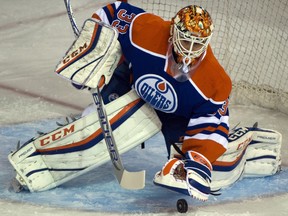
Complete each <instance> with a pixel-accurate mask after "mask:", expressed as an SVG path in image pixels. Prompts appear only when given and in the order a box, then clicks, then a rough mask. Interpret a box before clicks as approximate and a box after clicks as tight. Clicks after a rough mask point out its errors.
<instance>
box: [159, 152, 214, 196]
mask: <svg viewBox="0 0 288 216" xmlns="http://www.w3.org/2000/svg"><path fill="white" fill-rule="evenodd" d="M185 157H186V159H184V160H180V159H177V158H173V159H170V160H169V161H168V162H167V163H166V164H165V165H164V166H163V168H162V170H161V171H159V172H157V173H156V174H155V177H154V180H153V182H154V184H156V185H159V186H162V187H165V188H168V189H170V190H173V191H176V192H179V193H183V194H186V195H189V196H191V197H193V198H195V199H199V200H203V201H206V200H207V199H208V197H209V194H210V192H211V191H210V183H211V170H212V165H211V163H210V162H209V161H208V159H207V158H205V157H204V156H203V155H201V154H200V153H197V152H195V151H188V152H187V153H186V154H185Z"/></svg>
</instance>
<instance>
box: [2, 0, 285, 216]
mask: <svg viewBox="0 0 288 216" xmlns="http://www.w3.org/2000/svg"><path fill="white" fill-rule="evenodd" d="M73 2H74V8H75V13H76V15H77V18H78V20H79V23H80V24H81V22H82V21H83V20H84V18H85V17H89V16H90V15H91V13H92V12H93V11H94V9H97V8H98V3H97V1H92V0H85V1H73ZM98 2H99V1H98ZM0 38H1V40H0V77H1V79H0V130H1V127H6V126H9V125H11V126H13V125H15V124H17V123H22V122H29V121H32V120H33V121H34V120H40V119H48V118H55V117H59V116H65V115H69V114H71V113H73V114H74V113H79V112H80V111H81V110H82V109H83V108H84V107H85V106H87V105H88V104H89V103H91V102H92V100H91V96H90V95H89V93H85V92H79V91H77V90H75V89H73V88H72V87H71V86H70V84H69V83H68V82H67V81H65V80H62V79H61V78H59V77H57V76H56V75H55V74H54V73H53V71H54V67H55V65H56V64H57V62H58V61H59V60H60V58H61V56H62V55H63V54H64V53H65V51H66V50H67V48H68V47H69V46H70V44H71V43H72V41H73V39H74V38H73V33H72V30H71V27H70V24H69V22H68V18H67V15H66V12H65V8H64V3H63V1H59V0H50V1H45V0H37V1H35V0H25V1H24V0H12V1H2V2H1V7H0ZM230 112H231V122H230V123H231V125H235V124H237V123H238V122H241V125H244V126H246V125H249V126H250V125H252V124H253V123H254V122H255V121H258V122H259V124H260V126H262V127H265V128H271V129H274V130H278V131H279V132H281V133H282V134H283V147H282V152H283V157H282V158H283V166H286V167H287V166H288V161H287V156H288V151H287V149H288V147H287V145H288V144H287V141H288V137H287V136H288V129H287V123H288V117H287V115H284V114H281V113H275V112H273V111H271V110H265V109H262V108H257V107H253V106H233V105H232V106H231V107H230ZM0 144H1V143H0ZM5 153H6V152H5ZM0 154H4V153H3V151H1V150H0ZM0 162H1V163H3V161H0ZM161 165H162V164H161ZM161 165H159V166H161ZM7 169H8V168H7ZM6 180H7V179H0V183H1V184H3V183H4V181H6ZM287 187H288V186H287ZM51 199H53V197H51ZM287 203H288V194H287V192H285V193H282V194H281V193H279V194H276V195H273V196H268V197H264V198H263V197H257V198H253V199H244V200H241V201H239V200H238V201H235V202H233V201H229V202H227V203H221V204H219V203H216V204H211V205H205V206H195V207H193V206H192V207H191V209H189V213H187V215H197V216H198V215H211V216H212V215H213V216H218V215H241V216H248V215H259V216H260V215H267V216H268V215H288V205H287ZM173 205H174V203H173ZM119 208H121V206H119ZM126 214H127V213H125V215H126ZM0 215H1V216H6V215H7V216H8V215H9V216H11V215H12V216H14V215H21V216H26V215H27V216H28V215H55V216H66V215H67V216H68V215H69V216H73V215H82V216H86V215H104V216H105V215H121V214H120V213H119V212H116V213H113V212H112V213H111V212H109V213H107V212H95V211H93V210H83V209H82V210H81V209H79V210H72V209H70V208H67V207H65V208H57V207H56V208H55V207H49V204H47V205H44V204H43V205H40V204H28V203H26V202H25V201H23V202H21V201H11V200H9V199H5V198H3V199H2V200H0ZM123 215H124V213H123ZM133 215H135V214H133ZM137 215H153V216H158V215H178V213H175V212H170V211H169V212H165V211H164V212H163V213H161V212H159V213H142V214H141V213H139V214H137Z"/></svg>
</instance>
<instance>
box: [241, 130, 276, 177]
mask: <svg viewBox="0 0 288 216" xmlns="http://www.w3.org/2000/svg"><path fill="white" fill-rule="evenodd" d="M281 144H282V135H281V133H279V132H277V131H275V130H270V129H263V128H253V138H252V141H251V142H250V144H249V146H248V147H247V150H246V165H245V169H244V177H262V176H270V175H274V174H275V173H277V172H278V171H279V170H280V167H281Z"/></svg>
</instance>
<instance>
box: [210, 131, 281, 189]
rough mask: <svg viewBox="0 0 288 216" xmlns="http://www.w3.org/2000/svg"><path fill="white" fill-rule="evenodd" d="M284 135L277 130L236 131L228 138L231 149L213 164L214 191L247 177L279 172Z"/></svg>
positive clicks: (212, 186)
mask: <svg viewBox="0 0 288 216" xmlns="http://www.w3.org/2000/svg"><path fill="white" fill-rule="evenodd" d="M281 143H282V136H281V134H280V133H279V132H277V131H274V130H267V129H261V128H248V127H247V128H246V127H242V128H237V129H235V131H234V132H233V133H232V134H230V135H229V144H228V149H227V151H226V152H225V154H224V155H222V156H221V157H220V158H218V159H217V161H216V162H215V163H213V172H212V185H211V188H212V189H213V190H217V189H219V188H225V187H228V186H230V185H232V184H233V183H235V182H236V181H237V180H239V179H241V178H244V177H263V176H270V175H274V174H275V173H277V172H278V171H279V170H280V165H281V157H280V149H281Z"/></svg>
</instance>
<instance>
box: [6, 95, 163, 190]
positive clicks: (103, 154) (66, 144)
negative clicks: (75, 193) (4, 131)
mask: <svg viewBox="0 0 288 216" xmlns="http://www.w3.org/2000/svg"><path fill="white" fill-rule="evenodd" d="M106 111H107V115H108V118H109V121H110V123H111V127H112V129H113V134H114V138H115V141H116V142H117V147H118V150H119V153H120V154H123V153H124V152H127V151H129V150H131V149H132V148H134V147H136V146H137V145H139V144H141V143H143V142H144V141H145V140H147V139H149V138H150V137H151V136H153V135H154V134H156V133H157V132H159V131H160V127H161V123H160V121H159V119H158V117H157V115H156V113H155V111H154V110H153V109H152V108H151V107H149V106H148V105H147V104H145V102H144V101H142V100H141V99H140V98H139V97H138V96H137V94H136V93H135V91H134V90H131V91H130V92H128V93H127V94H125V95H123V96H122V97H120V98H118V99H116V100H114V101H112V102H111V103H109V104H108V105H107V106H106ZM8 158H9V161H10V163H11V164H12V165H13V167H14V168H15V170H16V180H17V181H18V182H19V184H20V186H21V187H23V188H25V189H28V190H29V191H30V192H36V191H44V190H48V189H51V188H54V187H57V186H58V185H61V184H63V183H65V182H67V181H69V180H71V179H74V178H76V177H78V176H80V175H82V174H84V173H86V172H88V171H90V170H92V169H95V168H96V167H98V166H100V165H102V164H104V163H106V162H108V161H110V156H109V153H108V151H107V148H106V144H105V142H104V140H103V134H102V130H101V126H100V124H99V121H98V117H97V113H96V112H92V113H90V114H88V115H86V116H84V117H82V118H80V119H78V120H76V121H74V122H72V123H70V124H67V125H65V126H63V127H60V128H58V129H56V130H53V131H51V132H50V133H47V134H44V135H41V136H39V137H34V138H32V139H31V140H29V141H27V142H26V143H25V144H24V145H23V146H21V147H20V148H19V149H18V150H17V151H15V152H13V153H11V154H9V156H8Z"/></svg>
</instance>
